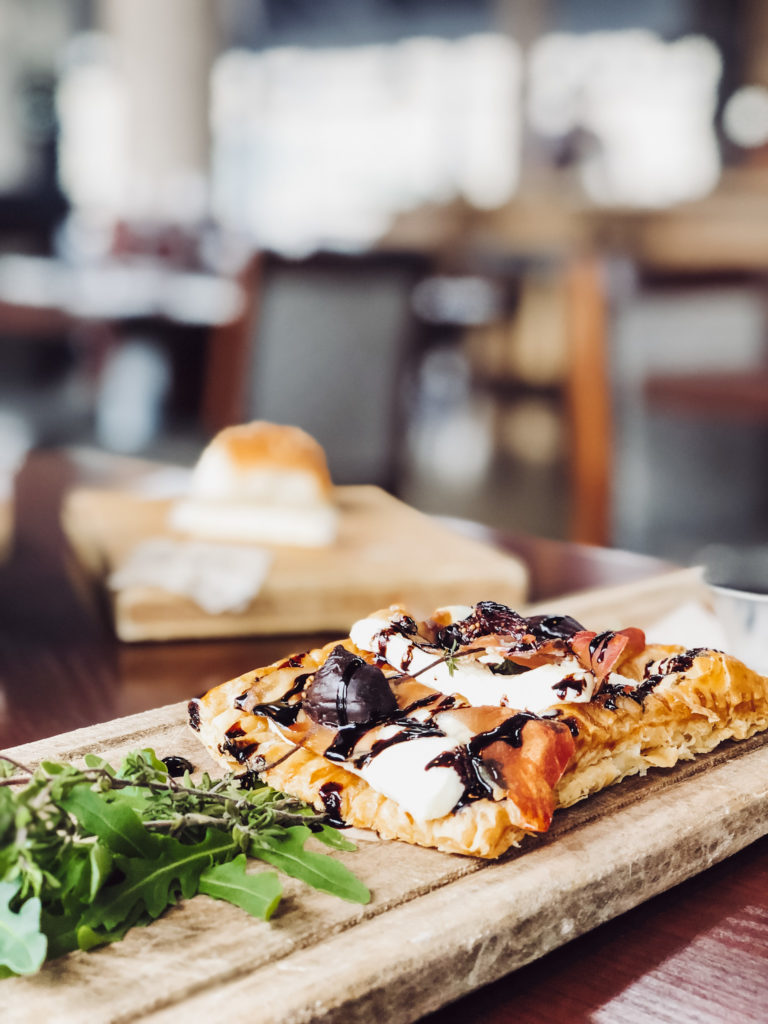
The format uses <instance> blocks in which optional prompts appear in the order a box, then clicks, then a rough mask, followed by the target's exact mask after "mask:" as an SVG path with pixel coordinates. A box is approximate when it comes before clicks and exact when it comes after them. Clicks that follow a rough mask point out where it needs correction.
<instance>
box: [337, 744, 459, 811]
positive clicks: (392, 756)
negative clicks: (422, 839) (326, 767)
mask: <svg viewBox="0 0 768 1024" xmlns="http://www.w3.org/2000/svg"><path fill="white" fill-rule="evenodd" d="M455 747H456V740H455V739H450V738H448V737H444V736H423V737H419V738H418V739H410V740H403V742H402V743H393V744H392V746H391V747H387V748H386V749H385V750H382V752H381V753H380V754H377V755H376V757H373V758H371V760H370V761H368V762H367V764H365V765H364V766H363V767H362V768H361V769H360V772H359V774H360V775H362V777H363V778H364V779H365V781H366V782H367V783H368V785H369V786H372V787H373V789H375V790H376V791H377V792H378V793H382V794H383V795H384V796H388V797H389V798H390V799H392V800H394V801H395V802H396V803H397V804H399V805H400V807H402V808H403V810H405V811H408V813H409V814H412V815H413V817H414V818H416V819H417V820H418V821H430V820H431V819H432V818H442V817H443V816H444V815H446V814H450V812H451V811H452V810H453V808H454V807H455V806H456V804H457V803H458V802H459V800H460V799H461V797H462V795H463V793H464V784H463V783H462V781H461V779H460V778H459V776H458V774H457V773H456V772H455V771H454V769H453V768H449V767H445V768H443V767H435V768H429V769H427V765H428V764H429V762H430V761H431V760H432V759H433V758H435V757H437V756H438V755H439V754H442V753H444V752H445V751H446V750H453V749H454V748H455ZM345 767H347V766H346V765H345Z"/></svg>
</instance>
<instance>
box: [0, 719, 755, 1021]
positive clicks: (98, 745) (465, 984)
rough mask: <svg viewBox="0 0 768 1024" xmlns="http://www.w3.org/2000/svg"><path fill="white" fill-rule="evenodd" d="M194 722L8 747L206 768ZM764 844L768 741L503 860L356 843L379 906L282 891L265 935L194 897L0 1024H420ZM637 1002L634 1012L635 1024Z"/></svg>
mask: <svg viewBox="0 0 768 1024" xmlns="http://www.w3.org/2000/svg"><path fill="white" fill-rule="evenodd" d="M184 719H185V707H184V705H172V706H171V707H168V708H162V709H158V710H156V711H151V712H146V713H143V714H140V715H135V716H132V717H130V718H126V719H121V720H117V721H113V722H110V723H107V724H105V725H102V726H95V727H91V728H88V729H81V730H77V731H75V732H73V733H69V734H65V735H62V736H59V737H54V738H52V739H49V740H44V741H40V742H37V743H33V744H28V745H26V746H21V747H16V748H13V750H12V751H10V752H11V753H12V754H13V756H15V757H17V758H19V759H21V760H25V761H27V762H34V761H36V760H37V759H39V758H41V757H43V756H46V757H55V758H73V759H74V758H79V757H82V755H83V754H84V753H86V752H88V751H89V750H95V751H98V752H99V753H101V754H103V755H104V756H107V757H109V758H115V759H116V758H118V757H119V756H120V755H121V754H122V753H124V752H125V751H127V750H129V749H132V748H135V747H138V746H145V745H152V746H154V747H155V749H156V750H157V751H158V753H159V754H160V755H161V756H165V755H167V754H170V753H179V754H183V755H185V756H188V757H190V758H191V759H192V760H193V762H194V763H195V764H196V765H197V766H198V767H200V768H202V767H207V766H208V765H209V761H208V755H207V754H206V753H205V751H204V750H203V749H202V747H201V746H200V745H199V743H198V741H197V740H196V738H195V736H194V735H193V734H192V733H191V732H190V731H189V730H188V729H187V728H186V727H185V725H184ZM765 833H768V745H767V744H766V743H764V742H763V738H760V737H758V738H755V739H754V740H751V741H747V742H746V743H743V744H725V745H724V746H723V747H722V748H720V749H719V750H717V751H715V752H714V753H713V754H712V755H707V756H706V757H703V758H699V759H697V760H696V761H695V762H693V763H692V764H686V765H683V766H679V767H678V768H675V769H672V770H670V771H654V772H652V773H649V775H648V776H647V777H646V778H643V779H639V778H638V779H630V780H626V781H625V782H624V783H622V784H621V785H620V786H618V787H615V788H614V789H609V790H606V791H604V792H603V793H601V794H598V795H597V796H596V797H593V798H591V799H590V800H588V801H586V802H584V803H582V804H580V805H577V806H575V807H573V808H571V809H569V810H568V811H565V812H561V813H558V815H557V816H556V821H555V824H554V826H553V828H552V830H551V832H550V833H549V834H548V835H547V836H546V837H544V838H542V839H530V840H527V841H526V842H525V843H524V844H523V846H522V847H521V849H520V850H518V851H514V852H512V853H511V854H510V855H508V856H505V857H504V858H502V859H501V860H500V861H498V862H492V863H488V862H481V861H476V860H472V859H469V858H463V857H453V856H450V855H447V854H440V853H437V852H435V851H431V850H424V849H419V848H415V847H408V846H404V845H402V844H397V843H381V842H378V841H375V842H361V843H360V848H359V850H358V851H357V852H356V853H352V854H344V855H342V856H343V857H344V858H345V860H346V861H347V863H349V864H350V865H351V866H352V867H353V868H354V870H355V871H356V872H357V873H358V874H359V875H360V876H361V877H362V878H363V879H364V880H365V881H366V882H367V883H368V884H369V886H370V887H371V889H372V892H373V900H372V903H371V904H370V905H369V906H368V907H359V906H353V905H350V904H346V903H343V902H342V901H340V900H337V899H334V898H332V897H329V896H326V895H324V894H322V893H316V892H313V891H310V890H307V889H305V888H304V887H302V886H301V885H299V884H298V883H293V882H291V881H290V880H288V881H287V884H286V893H287V895H286V899H285V901H284V904H283V905H282V906H281V908H280V911H279V912H278V914H277V915H276V916H275V917H274V918H273V920H272V922H271V923H270V924H265V923H264V922H261V921H255V920H253V919H250V918H248V917H247V916H245V915H244V914H242V912H240V911H239V910H237V909H236V908H233V907H230V906H229V905H225V904H220V903H218V902H216V901H212V900H210V899H208V898H207V897H203V896H199V897H195V899H193V900H190V901H186V902H185V903H184V904H182V905H180V906H178V907H175V908H173V909H172V910H171V911H170V912H169V913H167V914H166V915H165V916H164V917H162V918H161V919H160V920H158V921H157V922H155V923H154V924H152V925H150V926H149V927H147V928H139V929H135V930H134V931H133V932H132V933H130V934H129V936H128V937H127V938H126V939H125V940H124V941H123V942H121V943H118V944H116V945H114V946H110V947H106V948H104V949H102V950H99V951H96V952H93V953H89V954H84V953H76V954H70V955H69V956H67V957H65V958H62V959H61V960H58V961H55V962H53V963H51V964H49V965H47V966H46V967H45V969H44V970H43V971H42V972H41V973H40V974H39V975H37V976H35V977H32V978H18V979H9V980H8V981H4V982H3V983H2V995H3V1021H4V1022H9V1024H22V1022H23V1024H26V1022H27V1021H29V1020H31V1019H40V1020H46V1021H52V1022H61V1024H70V1022H71V1024H74V1022H78V1024H79V1022H80V1021H81V1020H82V1019H83V1016H82V1015H83V1005H84V1000H85V999H86V998H87V1004H88V1019H89V1021H92V1022H94V1024H97V1022H102V1021H104V1022H107V1021H109V1022H118V1021H147V1022H149V1021H152V1022H153V1024H166V1022H168V1024H170V1022H171V1021H172V1020H173V1021H178V1019H179V1018H180V1017H181V1018H182V1019H183V1018H186V1019H187V1020H190V1021H197V1020H205V1021H210V1022H216V1021H231V1019H232V1016H233V1014H234V1015H237V1013H236V1012H235V1008H237V1007H241V1008H242V1007H251V1008H254V1012H255V1009H256V1008H258V1019H259V1021H260V1022H261V1024H270V1022H275V1024H276V1022H287V1021H293V1022H309V1021H316V1020H323V1021H339V1022H341V1021H343V1022H345V1024H355V1022H358V1021H360V1022H362V1021H366V1022H368V1021H371V1020H387V1021H393V1022H400V1021H402V1022H405V1021H412V1020H415V1019H417V1018H418V1017H419V1016H421V1015H423V1014H425V1013H427V1012H429V1011H431V1010H435V1009H436V1008H438V1007H439V1006H441V1005H443V1004H445V1003H447V1002H450V1001H451V1000H454V999H457V998H459V997H461V996H462V995H464V994H465V993H467V992H469V991H473V990H474V989H476V988H477V987H479V986H482V985H485V984H487V983H488V982H491V981H493V980H494V979H497V978H499V977H501V976H502V975H504V974H507V973H508V972H510V971H512V970H514V969H516V968H519V967H522V966H523V965H525V964H527V963H530V962H531V961H534V960H536V959H537V958H539V957H541V956H543V955H545V954H547V953H548V952H549V951H550V950H552V949H555V948H556V947H558V946H560V945H562V944H563V943H565V942H568V941H570V940H572V939H574V938H576V937H577V936H578V935H581V934H583V933H584V932H586V931H588V930H590V929H592V928H594V927H595V926H598V925H600V924H601V923H603V922H605V921H608V920H611V919H612V918H614V917H616V916H617V915H619V914H622V913H624V912H625V911H627V910H629V909H630V908H632V907H635V906H637V905H638V904H640V903H642V902H643V901H645V900H647V899H649V898H650V897H653V896H654V895H655V894H657V893H660V892H663V891H665V890H667V889H668V888H670V887H671V886H673V885H676V884H677V883H678V882H680V881H682V880H684V879H686V878H689V877H690V876H691V875H693V874H695V873H697V872H699V871H702V870H704V869H706V868H708V867H710V866H711V865H712V864H715V863H717V862H718V861H720V860H722V859H723V858H725V857H727V856H729V855H731V854H733V853H734V852H736V851H738V850H740V849H742V848H743V847H744V846H746V845H747V844H749V843H750V842H753V841H754V840H756V839H758V838H759V837H760V836H762V835H764V834H765ZM758 918H759V914H758V915H757V917H756V920H757V919H758ZM760 920H762V918H760ZM760 927H762V925H760ZM627 1007H628V1011H627V1013H628V1015H627V1016H626V1019H627V1020H630V1019H633V1020H634V1019H639V1018H633V1017H631V1000H630V1002H628V1003H627ZM528 1019H533V1018H528ZM604 1019H608V1018H604ZM611 1019H612V1020H619V1019H621V1018H620V1017H613V1018H611Z"/></svg>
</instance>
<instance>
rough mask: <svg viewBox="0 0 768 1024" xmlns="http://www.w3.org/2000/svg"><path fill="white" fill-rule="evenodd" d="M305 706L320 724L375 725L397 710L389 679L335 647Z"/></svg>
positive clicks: (340, 726)
mask: <svg viewBox="0 0 768 1024" xmlns="http://www.w3.org/2000/svg"><path fill="white" fill-rule="evenodd" d="M303 707H304V710H305V711H306V713H307V714H308V715H309V717H310V718H311V719H312V720H313V721H315V722H317V723H318V724H319V725H327V726H330V727H331V728H332V729H341V728H343V726H345V725H373V724H374V723H375V722H382V721H384V720H385V719H387V718H389V717H391V716H392V715H393V714H394V713H395V712H396V711H397V701H396V700H395V695H394V694H393V693H392V690H391V689H390V688H389V683H388V682H387V679H386V676H385V675H384V673H383V672H382V671H381V669H379V668H376V666H375V665H368V664H367V663H366V662H365V661H363V659H362V658H358V657H357V656H356V655H354V654H351V653H350V652H349V651H347V650H345V648H343V647H342V646H341V645H339V646H338V647H334V649H333V651H332V652H331V653H330V655H329V656H328V658H327V659H326V662H325V664H324V665H322V666H321V667H320V668H319V669H318V670H317V672H316V673H315V678H314V679H313V681H312V682H311V684H310V685H309V687H308V688H307V691H306V693H305V695H304V701H303Z"/></svg>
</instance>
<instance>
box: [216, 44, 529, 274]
mask: <svg viewBox="0 0 768 1024" xmlns="http://www.w3.org/2000/svg"><path fill="white" fill-rule="evenodd" d="M519 88H520V56H519V49H518V47H517V45H516V44H515V43H514V42H513V41H510V40H508V39H506V38H505V37H503V36H501V35H494V34H490V33H489V34H485V35H474V36H468V37H466V38H463V39H458V40H446V39H437V38H430V37H419V38H412V39H407V40H404V41H402V42H399V43H396V44H391V45H371V46H358V47H347V48H326V49H308V48H301V47H276V48H273V49H270V50H265V51H262V52H246V51H243V50H230V51H228V52H227V53H225V54H223V55H222V56H221V57H220V58H219V59H218V60H217V62H216V64H215V66H214V70H213V79H212V101H211V123H212V132H213V171H212V177H213V208H214V211H215V214H216V216H217V217H218V219H219V220H220V221H222V223H223V224H225V225H226V226H227V227H236V228H243V227H247V228H248V229H249V230H250V231H251V232H252V233H253V234H254V235H255V236H256V238H257V240H258V241H259V243H260V244H261V245H263V246H265V247H269V248H275V249H277V250H278V251H281V252H285V253H288V254H290V255H301V254H304V253H306V252H309V251H312V250H313V249H315V248H320V247H323V246H332V247H334V248H339V249H347V250H352V249H355V248H358V249H359V248H363V247H366V246H368V245H370V244H371V242H372V241H374V240H375V239H376V238H377V237H379V236H381V235H382V234H383V233H384V232H385V231H386V230H387V227H388V225H389V223H390V221H391V219H392V217H393V216H394V215H396V214H398V213H401V212H403V211H406V210H409V209H412V208H414V207H417V206H419V205H422V204H426V203H444V202H448V201H450V200H451V199H454V198H456V197H458V196H463V197H464V198H466V199H467V200H468V201H469V202H471V203H473V204H475V205H477V206H489V207H490V206H495V205H499V204H501V203H503V202H505V201H506V200H508V199H509V198H510V197H511V195H512V194H513V192H514V190H515V187H516V184H517V177H518V164H519V152H518V137H519V131H520V103H519Z"/></svg>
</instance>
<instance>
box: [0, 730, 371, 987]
mask: <svg viewBox="0 0 768 1024" xmlns="http://www.w3.org/2000/svg"><path fill="white" fill-rule="evenodd" d="M85 762H86V767H85V768H78V767H76V766H74V765H71V764H60V763H57V762H51V761H44V762H42V764H40V765H39V767H38V768H37V769H36V770H35V771H34V772H33V771H31V770H30V769H28V768H26V767H25V766H24V765H21V764H19V763H18V762H15V761H13V760H12V759H10V758H7V757H4V756H3V755H0V978H1V977H7V976H9V975H11V974H32V973H34V972H35V971H37V970H38V969H39V968H40V966H41V965H42V964H43V962H44V961H45V960H46V959H51V958H53V957H56V956H61V955H62V954H63V953H67V952H70V951H71V950H74V949H91V948H93V947H94V946H100V945H104V944H105V943H107V942H114V941H115V940H117V939H121V938H122V937H123V936H124V935H125V933H126V932H127V931H128V930H129V929H130V928H132V927H133V926H134V925H143V924H148V923H149V922H150V921H152V920H153V919H154V918H156V917H159V916H160V914H162V913H163V911H164V910H165V909H166V908H167V907H169V906H172V905H173V904H175V903H176V902H177V900H178V899H179V897H183V898H188V897H190V896H194V895H195V894H196V893H199V892H201V893H206V894H207V895H208V896H212V897H214V898H215V899H222V900H227V901H228V902H230V903H234V904H236V905H237V906H239V907H242V908H243V910H246V911H247V912H248V913H249V914H253V915H254V916H255V917H260V918H263V919H264V920H269V918H270V917H271V916H272V914H273V913H274V911H275V908H276V907H277V905H278V903H279V902H280V897H281V894H282V888H281V884H280V880H279V878H278V876H277V874H276V873H275V872H274V871H260V872H256V873H254V874H248V873H247V872H246V866H247V860H246V858H247V857H253V858H258V859H259V860H263V861H266V862H267V863H269V864H271V865H272V866H273V867H276V868H278V869H279V870H280V871H282V872H284V873H285V874H287V875H291V876H293V877H294V878H298V879H301V880H302V881H304V882H306V883H307V884H309V885H311V886H313V887H314V888H316V889H321V890H323V891H324V892H328V893H332V894H333V895H336V896H340V897H341V898H342V899H346V900H350V901H352V902H356V903H367V902H368V900H369V899H370V893H369V892H368V890H367V889H366V887H365V886H364V885H363V883H362V882H360V881H359V879H357V878H356V877H355V875H353V874H352V872H351V871H349V869H348V868H346V867H345V866H344V865H343V864H341V863H339V862H338V861H337V860H334V858H333V857H330V856H328V854H327V853H323V852H318V851H314V850H307V849H305V844H306V841H307V839H308V838H309V837H310V836H311V835H314V836H315V838H316V839H319V840H320V841H321V842H323V843H324V844H325V845H326V846H329V847H333V848H335V849H343V850H354V849H355V847H354V845H353V844H352V843H350V842H348V841H347V840H346V839H344V838H343V837H342V836H341V835H340V834H339V833H338V832H337V831H336V830H335V829H332V828H330V827H329V826H328V825H326V824H325V823H324V819H323V816H322V815H318V814H316V813H315V811H314V810H313V809H312V808H311V807H308V806H307V805H306V804H304V803H302V802H301V801H300V800H296V799H294V798H293V797H288V796H285V795H283V794H282V793H278V792H277V791H276V790H274V789H272V788H271V787H269V786H267V785H266V784H264V783H262V782H261V781H260V780H258V779H257V778H256V777H255V776H254V775H252V774H249V775H248V776H247V777H246V778H243V777H237V776H234V775H227V776H225V777H224V778H223V779H211V777H210V776H209V775H208V774H204V775H203V776H202V778H201V779H200V781H199V782H193V781H192V779H191V777H190V775H189V772H185V773H184V776H183V777H182V778H181V779H175V778H171V777H170V776H169V774H168V770H167V768H166V766H165V765H164V764H163V762H162V761H160V760H159V759H158V758H157V756H156V755H155V753H154V751H152V750H149V749H147V750H140V751H134V752H132V753H130V754H129V755H128V756H127V757H126V758H125V760H124V761H123V763H122V765H121V767H120V769H119V770H116V769H114V768H113V767H112V766H111V765H110V764H108V763H107V762H106V761H104V760H102V759H101V758H99V757H95V756H93V755H89V756H87V757H86V758H85ZM246 787H247V788H246Z"/></svg>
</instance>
